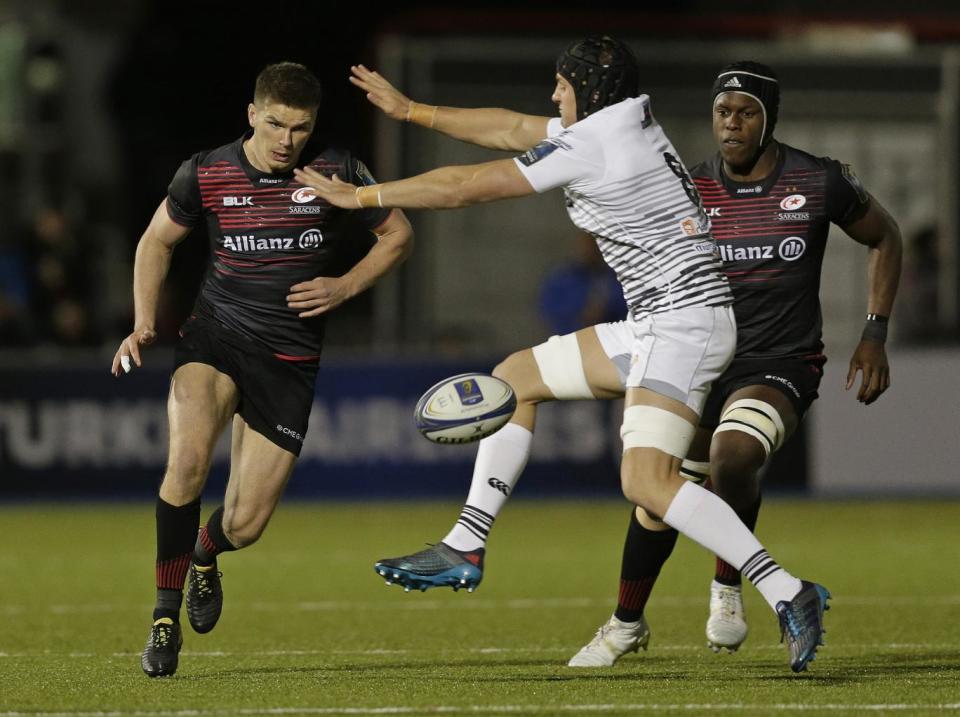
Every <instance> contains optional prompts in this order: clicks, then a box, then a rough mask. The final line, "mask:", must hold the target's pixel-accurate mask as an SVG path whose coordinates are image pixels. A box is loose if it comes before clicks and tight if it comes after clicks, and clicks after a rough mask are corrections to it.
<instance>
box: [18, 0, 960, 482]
mask: <svg viewBox="0 0 960 717" xmlns="http://www.w3.org/2000/svg"><path fill="white" fill-rule="evenodd" d="M840 13H841V9H840V8H837V7H835V6H834V5H833V4H831V3H827V2H804V3H795V2H790V1H786V0H785V1H783V2H771V3H749V2H747V3H740V4H738V5H737V7H736V8H735V10H733V11H732V12H730V13H726V12H725V13H719V14H718V13H716V12H714V8H713V6H712V4H711V3H707V2H698V1H696V0H688V1H686V2H679V3H667V4H664V6H663V7H661V8H660V9H658V10H656V11H651V12H646V11H639V10H638V11H615V10H612V9H608V8H606V7H605V4H604V3H590V4H584V3H563V2H560V3H549V4H548V3H528V4H524V5H523V6H522V7H521V6H516V5H511V4H509V3H484V4H482V6H481V5H477V6H475V7H469V6H466V7H460V8H457V9H452V8H450V7H449V6H447V5H445V4H440V3H406V4H404V7H403V8H402V9H399V8H394V9H391V10H387V9H381V8H377V9H376V10H372V11H371V12H370V13H365V14H364V15H363V16H362V17H361V16H359V15H356V14H355V11H354V8H353V6H351V5H349V4H346V3H338V2H325V3H307V2H278V3H273V4H272V5H271V10H270V12H269V13H267V14H268V15H269V17H268V18H266V17H261V16H260V14H259V13H258V11H256V10H253V9H244V8H241V7H239V6H236V5H233V4H229V3H224V2H192V3H182V2H172V3H171V2H154V1H151V0H138V1H130V2H123V3H113V2H106V1H102V2H95V1H93V0H90V1H87V2H82V3H73V2H66V1H65V0H64V1H58V0H31V1H30V2H27V1H25V0H23V1H17V0H6V1H5V2H0V216H2V217H3V229H2V232H0V498H2V499H5V500H6V499H14V498H17V499H19V498H33V497H45V498H60V497H63V496H71V497H85V498H95V497H105V498H111V497H116V496H121V495H122V496H126V497H146V496H149V495H150V494H151V493H152V491H153V490H154V488H155V486H156V484H157V481H158V479H159V476H160V473H161V471H162V468H163V461H164V442H165V441H164V438H165V436H164V431H165V426H164V403H163V400H164V392H165V385H166V381H167V376H168V367H169V365H170V346H171V343H172V341H173V339H174V337H175V334H176V328H177V326H178V325H179V323H180V322H181V321H182V320H183V318H184V317H185V315H186V313H187V312H188V310H189V308H190V305H191V303H192V301H193V298H194V294H195V290H196V286H197V284H198V282H199V279H200V277H201V273H202V270H203V267H204V261H205V253H206V242H205V237H204V236H203V232H201V231H198V232H197V233H195V235H193V236H192V237H191V239H190V240H188V241H187V242H186V243H185V244H183V245H181V247H180V248H178V250H177V252H176V254H175V258H174V265H173V268H172V270H171V274H170V278H169V279H168V282H167V291H166V294H165V296H164V299H163V308H162V315H161V317H160V339H161V345H160V346H159V347H158V348H155V349H153V350H151V351H150V353H149V355H148V359H147V368H146V370H144V371H141V372H138V374H137V375H135V376H132V377H129V378H127V379H126V380H124V381H123V382H120V383H118V382H115V381H113V380H112V379H111V378H110V377H109V376H108V373H107V367H108V365H109V359H110V357H111V356H112V353H113V351H114V350H115V346H116V344H117V342H118V341H119V339H120V338H121V337H122V336H124V335H126V333H127V331H128V330H129V326H130V325H131V314H132V302H131V296H130V283H131V270H132V261H133V253H134V248H135V245H136V242H137V240H138V238H139V235H140V232H141V231H142V230H143V228H144V226H145V225H146V222H147V219H148V218H149V216H150V214H151V212H152V210H153V208H154V207H155V206H156V203H157V202H158V201H159V200H160V198H162V196H163V195H164V192H165V189H166V184H167V182H168V181H169V180H170V178H171V176H172V174H173V172H174V170H175V169H176V167H177V166H178V163H179V162H180V161H181V160H182V159H183V158H186V157H188V156H189V155H190V154H192V153H193V152H195V151H198V150H199V149H201V148H207V147H213V146H217V145H219V144H222V143H224V142H226V141H229V140H230V139H231V138H233V137H235V136H237V135H239V134H240V133H242V132H243V131H244V129H245V126H246V124H245V114H244V108H245V106H246V103H247V102H248V101H249V99H250V96H251V93H252V82H253V78H254V76H255V75H256V73H257V72H258V71H259V69H260V68H261V67H262V66H263V65H264V64H266V63H268V62H271V61H276V60H280V59H294V60H297V61H301V62H304V63H305V64H307V65H308V66H310V67H311V68H312V69H314V71H315V72H316V73H317V74H318V75H319V76H320V77H321V79H322V81H323V83H324V86H325V91H326V102H325V104H324V107H323V108H322V110H321V116H320V123H319V130H318V137H317V141H318V142H325V141H329V142H332V143H336V144H341V145H346V146H348V147H350V148H351V149H353V150H354V151H356V152H357V153H358V154H359V155H360V156H361V157H364V158H366V160H367V162H368V164H369V165H370V166H371V168H372V169H373V171H374V174H375V176H378V177H381V178H384V179H391V178H396V177H399V176H406V175H409V174H411V173H414V172H417V171H421V170H424V169H427V168H430V167H434V166H437V165H439V164H444V163H457V162H471V161H478V160H480V159H482V158H484V157H488V156H489V153H485V152H482V151H480V150H477V149H476V148H473V147H470V146H467V145H463V144H460V143H457V142H455V141H453V140H448V139H445V138H441V137H438V136H435V135H433V134H432V133H429V132H427V131H424V130H422V129H419V128H415V127H409V126H400V125H397V124H395V123H390V122H389V121H387V120H384V119H382V118H381V117H379V115H378V114H377V113H376V112H374V111H373V110H372V108H371V107H369V106H368V105H367V103H366V101H365V99H364V98H363V96H362V93H360V92H358V91H357V90H356V89H355V88H353V87H352V86H351V85H349V84H348V83H347V81H346V76H347V74H348V67H349V65H350V64H352V63H355V62H359V61H362V62H365V63H367V64H368V65H371V66H373V67H377V68H380V69H381V70H382V71H383V72H384V73H385V74H386V76H387V77H389V78H391V79H392V80H393V81H394V82H395V83H396V84H397V85H398V86H400V87H401V88H403V89H405V90H406V91H407V92H408V93H409V94H410V95H411V96H413V97H415V98H416V99H419V100H422V101H425V102H432V103H441V104H451V105H466V106H483V105H504V106H509V107H514V108H517V109H521V110H525V111H530V112H533V113H539V114H552V113H553V111H554V108H553V106H552V104H551V103H550V102H549V95H550V91H551V83H552V73H553V63H554V61H555V57H556V55H557V53H558V50H559V49H560V48H561V47H563V46H564V45H565V44H566V43H568V42H569V41H570V40H571V39H573V38H575V37H577V36H579V35H582V34H584V33H587V32H603V31H610V32H614V33H616V34H618V35H620V36H622V37H624V38H627V39H629V40H630V41H631V42H632V44H633V47H634V48H635V49H636V51H637V53H638V55H639V56H640V58H641V60H642V64H643V67H644V75H643V78H642V84H643V87H644V88H645V89H646V91H648V92H649V93H650V94H651V95H652V97H653V103H654V105H653V106H654V108H655V111H656V112H657V115H658V117H659V119H660V121H661V122H662V124H663V125H664V126H665V127H666V128H667V131H668V132H669V134H670V136H671V137H672V138H673V140H674V143H675V144H676V145H677V147H678V149H679V150H680V151H681V153H682V155H683V157H684V159H685V161H686V162H687V164H688V165H692V164H695V163H696V162H697V161H699V160H700V159H702V158H704V157H706V156H707V155H708V154H709V153H710V152H712V151H713V144H712V138H711V134H710V124H709V122H710V119H709V104H708V99H707V97H708V88H709V86H710V82H711V78H712V77H713V73H714V72H715V71H716V69H717V68H718V67H719V66H721V65H722V64H724V63H726V62H728V61H731V60H733V59H737V58H743V57H752V58H757V59H760V60H762V61H765V62H767V63H769V64H771V65H773V66H774V67H775V68H776V69H778V71H779V72H780V75H781V78H782V84H783V88H784V94H783V103H782V109H781V113H780V116H781V121H780V125H779V126H778V129H777V135H778V136H779V137H780V138H781V139H782V140H783V141H786V142H788V143H791V144H794V145H795V146H799V147H801V148H803V149H806V150H809V151H811V152H814V153H816V154H827V155H830V156H833V157H835V158H839V159H842V160H844V161H846V162H849V163H851V164H852V165H853V167H854V169H855V170H856V171H857V172H858V173H859V175H860V176H861V178H862V179H863V181H864V183H865V185H866V186H867V187H868V189H869V190H870V191H872V192H873V193H874V194H875V195H876V196H877V197H879V198H880V199H881V200H882V201H883V203H884V204H885V205H886V206H887V207H888V208H889V209H890V210H891V211H892V212H893V214H894V215H895V217H896V218H897V220H898V221H899V223H900V226H901V228H902V230H903V236H904V241H905V246H906V263H905V271H904V276H903V280H902V284H901V290H900V295H899V300H898V304H897V309H896V314H895V317H894V321H893V324H892V331H893V335H892V340H891V343H890V347H889V352H890V357H891V363H892V369H893V381H894V383H893V388H892V389H891V390H890V391H889V393H888V395H887V396H885V397H884V398H883V400H882V401H880V403H878V404H876V405H875V406H873V407H871V408H868V409H865V408H864V407H862V406H859V405H858V404H856V402H855V401H854V400H853V399H852V397H851V396H850V395H848V394H845V393H844V392H843V391H842V383H843V379H844V376H845V373H846V361H847V358H848V356H849V353H850V351H851V349H852V347H853V345H854V344H855V341H856V339H857V337H858V335H859V331H860V326H861V319H862V316H861V315H862V313H863V311H864V297H865V264H864V259H865V252H864V251H863V250H862V249H861V248H860V247H859V246H858V245H856V244H855V243H853V242H851V241H849V240H847V239H846V238H845V237H844V236H843V235H842V234H840V233H839V232H835V235H836V236H834V237H832V240H831V242H830V247H829V251H828V255H827V259H826V262H825V267H824V279H823V290H822V296H823V307H824V315H825V334H826V335H825V339H826V343H827V352H828V355H829V356H830V363H829V364H828V370H827V375H826V378H825V380H824V383H823V386H822V390H821V396H822V398H821V400H820V401H819V402H818V403H817V404H816V406H815V407H814V409H813V411H812V414H811V416H810V420H809V421H808V422H807V423H806V426H805V430H804V431H803V432H802V435H800V436H798V438H797V439H796V440H795V441H794V442H793V444H792V445H791V446H790V448H789V449H788V450H787V451H785V452H784V453H783V454H782V455H780V456H778V460H777V462H776V463H775V464H774V465H773V466H772V467H771V469H770V471H769V473H770V475H769V480H768V484H769V486H770V489H771V490H778V489H779V490H785V491H792V492H794V493H796V492H805V493H815V494H818V495H840V494H842V495H850V494H857V495H867V494H869V495H873V494H897V495H912V494H938V495H940V494H953V495H956V494H957V493H958V492H960V481H957V479H956V467H955V464H954V462H953V461H952V460H951V459H952V451H951V448H952V447H953V446H954V445H955V444H956V439H957V437H958V430H957V426H958V425H960V402H958V401H957V400H956V396H958V395H960V378H958V376H960V371H957V367H958V366H960V347H958V339H960V328H958V327H960V311H958V305H960V282H958V256H960V199H958V197H960V125H958V117H960V11H958V10H957V9H956V7H955V3H952V2H939V3H937V2H919V3H913V4H911V5H910V7H909V8H904V7H903V6H901V5H895V4H892V3H875V2H874V3H868V2H852V3H845V4H844V5H843V8H842V14H840ZM411 214H412V221H413V223H414V225H415V229H416V232H417V250H416V252H415V255H414V256H413V258H412V259H411V260H410V261H409V262H408V263H407V264H406V265H405V266H404V267H403V268H402V269H401V271H400V272H398V273H397V274H396V275H394V276H392V277H390V278H389V279H388V280H387V281H386V282H384V283H383V284H382V285H381V286H379V287H377V288H376V289H375V290H374V291H372V292H370V293H369V294H367V295H366V296H363V297H361V298H359V299H357V300H355V301H354V302H353V303H352V304H349V305H347V306H345V307H343V308H342V309H341V310H340V311H339V312H338V313H337V315H336V316H334V317H333V318H332V327H331V330H330V331H329V334H328V337H329V338H328V348H327V350H326V356H325V360H324V365H323V371H322V376H321V382H320V386H319V390H318V393H317V403H316V408H315V410H314V414H313V419H312V424H311V432H310V436H309V438H308V445H307V446H306V448H305V452H304V456H303V459H302V460H301V463H300V466H299V468H298V473H297V477H296V479H295V480H294V481H293V483H292V485H291V492H292V493H297V494H302V495H314V496H332V495H337V496H356V497H361V498H363V497H371V496H377V497H383V496H425V495H434V494H446V495H448V496H453V495H458V494H460V493H461V492H462V491H463V489H464V486H465V485H466V481H467V475H468V469H469V465H470V461H471V456H472V453H473V451H472V449H450V448H437V447H434V446H430V445H428V444H426V443H425V442H423V441H421V440H419V439H418V438H417V437H416V436H415V435H413V432H412V422H411V421H410V416H409V414H410V407H411V406H412V399H414V398H415V397H416V395H417V394H418V393H419V392H420V390H422V389H423V388H425V387H426V386H428V385H430V384H431V383H432V382H433V381H434V380H436V379H438V378H440V377H442V376H443V375H445V374H448V373H450V372H451V371H455V370H460V369H481V370H482V369H489V368H491V367H492V365H493V364H494V363H495V362H496V360H497V359H498V358H500V357H502V356H504V355H506V354H507V353H508V352H510V351H512V350H514V349H517V348H520V347H525V346H530V345H533V344H535V343H538V342H540V341H541V340H543V338H544V337H545V336H547V335H549V333H550V331H549V329H548V327H547V324H546V322H545V319H544V315H543V312H542V310H541V307H540V305H539V302H538V292H539V290H540V287H541V286H542V284H543V281H544V279H545V277H546V276H547V274H548V272H549V271H550V270H551V269H553V268H554V267H556V266H558V265H561V264H563V262H565V261H568V260H570V258H571V257H572V256H573V254H574V251H575V238H576V237H575V232H574V230H573V228H572V226H571V225H570V224H569V222H568V220H567V218H566V214H565V212H564V210H563V207H562V197H561V195H560V194H559V193H551V194H549V195H547V196H542V197H536V198H531V199H525V200H522V201H519V202H518V201H514V202H508V203H501V204H496V205H491V206H484V207H476V208H471V209H467V210H462V211H454V212H444V213H440V212H434V213H430V212H412V213H411ZM358 246H360V243H359V242H358ZM618 412H619V407H618V406H616V405H615V404H569V405H565V406H550V407H547V408H546V409H545V410H544V411H543V414H542V415H543V420H542V424H541V426H540V428H539V432H538V435H537V442H536V446H537V452H536V456H535V460H534V462H533V464H532V465H531V468H530V471H529V474H528V475H527V476H526V477H525V480H524V481H522V482H521V484H520V489H519V491H520V492H519V495H527V496H532V495H537V494H538V493H540V492H544V491H549V492H550V493H551V494H562V493H564V492H574V493H595V494H605V495H611V496H613V495H616V493H617V488H616V483H617V482H616V479H615V477H614V475H615V470H616V468H615V466H616V457H617V453H618V451H619V449H618V445H617V439H616V428H617V425H618V418H617V414H618ZM920 465H922V466H923V468H922V469H919V466H920ZM217 474H218V475H219V476H221V478H222V475H223V465H222V462H221V464H220V465H219V466H218V469H217ZM211 487H212V488H213V489H215V490H216V491H219V487H220V486H219V485H218V484H217V481H216V480H214V481H212V482H211Z"/></svg>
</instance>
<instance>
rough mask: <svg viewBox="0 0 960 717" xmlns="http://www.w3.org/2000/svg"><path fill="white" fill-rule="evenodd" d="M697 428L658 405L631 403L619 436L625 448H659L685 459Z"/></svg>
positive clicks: (625, 413) (624, 414) (625, 449)
mask: <svg viewBox="0 0 960 717" xmlns="http://www.w3.org/2000/svg"><path fill="white" fill-rule="evenodd" d="M695 430H696V427H695V426H694V425H693V424H692V423H690V422H689V421H688V420H686V419H685V418H682V417H680V416H678V415H677V414H675V413H671V412H670V411H667V410H664V409H662V408H657V407H656V406H630V408H628V409H627V410H626V411H624V412H623V425H622V426H621V427H620V437H621V438H622V439H623V450H624V452H626V451H628V450H629V449H631V448H656V449H657V450H660V451H663V452H664V453H669V454H670V455H671V456H676V457H677V458H682V457H683V456H685V455H686V454H687V449H688V448H690V442H691V441H692V440H693V433H694V431H695Z"/></svg>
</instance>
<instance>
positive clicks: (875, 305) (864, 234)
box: [844, 197, 903, 405]
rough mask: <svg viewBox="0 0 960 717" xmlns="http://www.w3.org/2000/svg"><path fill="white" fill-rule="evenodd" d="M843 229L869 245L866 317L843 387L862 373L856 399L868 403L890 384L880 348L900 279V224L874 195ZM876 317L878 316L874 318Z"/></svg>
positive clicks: (884, 337)
mask: <svg viewBox="0 0 960 717" xmlns="http://www.w3.org/2000/svg"><path fill="white" fill-rule="evenodd" d="M844 231H845V232H846V233H847V234H849V235H850V237H851V238H852V239H853V240H854V241H857V242H859V243H860V244H863V245H865V246H867V247H869V249H870V252H869V258H868V263H867V286H868V294H867V313H868V314H869V315H871V316H872V317H873V318H872V319H871V320H868V321H867V326H866V328H865V329H864V332H863V336H862V337H861V339H860V343H859V345H858V346H857V348H856V350H855V351H854V353H853V356H852V357H851V359H850V367H849V370H848V371H847V390H849V389H850V388H852V387H853V385H854V383H855V381H856V377H857V373H858V372H859V373H861V374H862V378H861V381H860V389H859V390H858V391H857V400H858V401H860V402H861V403H865V404H868V405H869V404H871V403H873V402H874V401H876V400H877V399H878V398H880V396H881V394H882V393H883V392H884V391H886V390H887V389H888V388H889V387H890V364H889V363H888V361H887V352H886V349H885V348H884V341H885V340H886V329H887V327H886V320H887V318H889V316H890V312H891V311H893V300H894V298H896V295H897V286H898V284H899V283H900V264H901V262H902V259H903V242H902V240H901V238H900V227H899V226H897V223H896V221H894V219H893V217H891V216H890V214H889V212H887V210H886V209H884V207H883V206H882V205H881V204H880V202H878V201H877V200H876V199H875V198H873V197H871V198H870V208H869V209H868V210H867V213H866V214H865V215H863V217H861V218H860V219H858V220H857V221H856V222H854V223H853V224H851V225H849V226H847V227H844ZM876 317H879V318H876Z"/></svg>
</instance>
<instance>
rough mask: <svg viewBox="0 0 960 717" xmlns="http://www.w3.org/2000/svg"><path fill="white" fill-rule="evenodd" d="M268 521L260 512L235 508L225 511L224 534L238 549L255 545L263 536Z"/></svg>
mask: <svg viewBox="0 0 960 717" xmlns="http://www.w3.org/2000/svg"><path fill="white" fill-rule="evenodd" d="M266 527H267V521H266V519H264V518H263V517H262V516H261V515H260V513H259V511H256V510H245V509H243V508H239V509H237V508H234V509H233V510H224V513H223V532H224V535H226V536H227V540H229V541H230V542H231V544H233V545H234V546H235V547H236V548H237V549H239V548H246V547H247V546H250V545H253V544H254V543H255V542H257V541H258V540H259V539H260V536H261V535H263V531H264V529H265V528H266Z"/></svg>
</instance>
